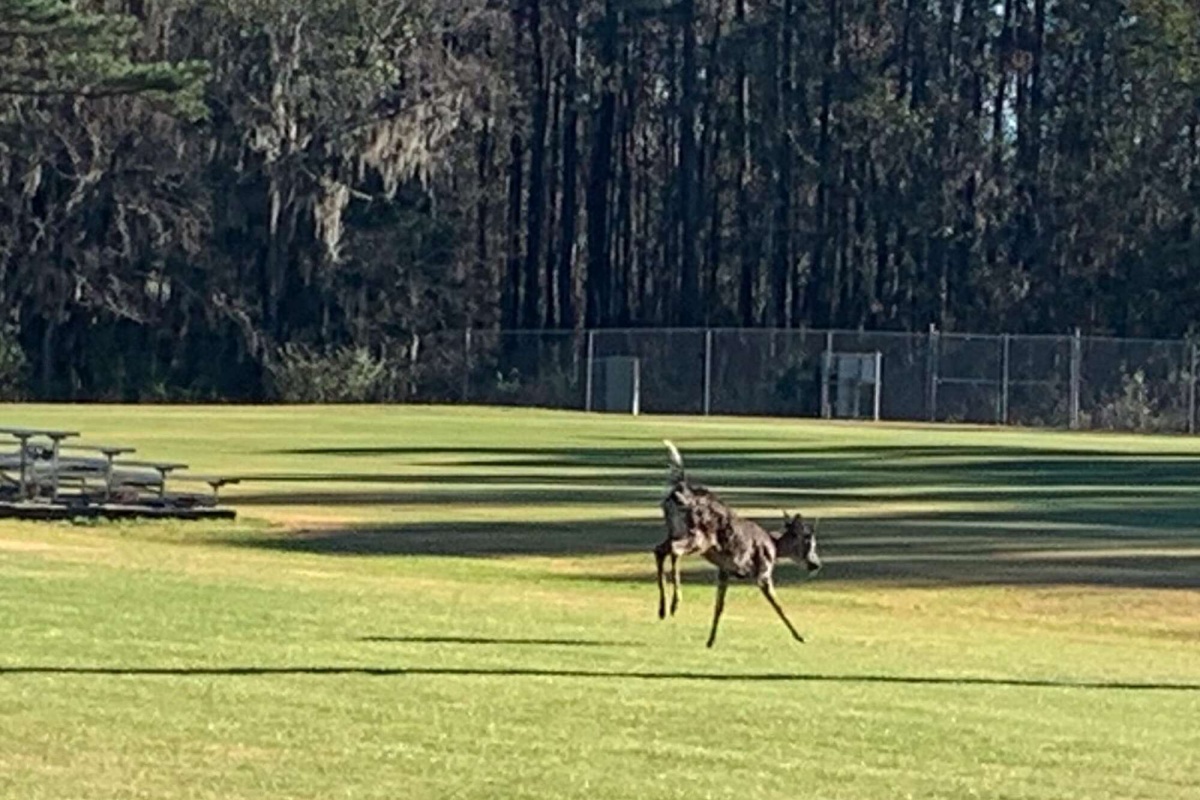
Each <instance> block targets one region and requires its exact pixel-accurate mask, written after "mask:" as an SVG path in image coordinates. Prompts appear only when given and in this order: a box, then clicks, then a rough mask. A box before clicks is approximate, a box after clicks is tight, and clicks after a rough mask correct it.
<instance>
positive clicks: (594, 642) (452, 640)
mask: <svg viewBox="0 0 1200 800" xmlns="http://www.w3.org/2000/svg"><path fill="white" fill-rule="evenodd" d="M358 641H360V642H373V643H389V644H500V645H510V644H515V645H535V646H542V647H638V646H640V642H607V641H604V640H600V639H497V638H491V637H483V636H360V637H358Z"/></svg>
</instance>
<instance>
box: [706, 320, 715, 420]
mask: <svg viewBox="0 0 1200 800" xmlns="http://www.w3.org/2000/svg"><path fill="white" fill-rule="evenodd" d="M712 345H713V332H712V328H708V329H707V330H705V331H704V416H706V417H707V416H708V415H709V413H710V412H711V411H712Z"/></svg>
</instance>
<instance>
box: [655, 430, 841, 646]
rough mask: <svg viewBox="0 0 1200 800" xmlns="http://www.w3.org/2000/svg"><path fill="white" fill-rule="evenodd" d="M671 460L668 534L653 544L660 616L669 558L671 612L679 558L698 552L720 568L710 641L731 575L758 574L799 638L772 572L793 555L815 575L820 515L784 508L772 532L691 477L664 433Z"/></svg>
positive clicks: (664, 613)
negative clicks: (792, 512)
mask: <svg viewBox="0 0 1200 800" xmlns="http://www.w3.org/2000/svg"><path fill="white" fill-rule="evenodd" d="M663 443H664V444H665V445H666V446H667V454H668V463H669V465H670V470H671V475H670V481H671V484H670V487H669V489H668V492H667V496H666V497H665V498H664V499H663V501H662V512H663V518H664V520H665V522H666V526H667V537H666V539H664V540H663V541H662V542H661V543H659V544H658V545H657V546H656V547H655V548H654V559H655V562H656V564H657V567H658V618H659V619H666V617H667V598H666V576H665V570H664V567H665V562H666V560H667V557H668V556H669V557H670V559H671V606H670V612H671V616H675V611H676V610H677V609H678V608H679V560H680V558H681V557H683V556H685V555H693V554H699V555H700V556H703V557H704V558H705V559H706V560H707V561H708V562H709V563H711V564H713V565H714V566H715V567H716V568H717V599H716V605H715V606H714V607H713V619H712V630H711V631H710V632H709V634H708V643H707V645H706V646H707V647H710V648H711V647H712V646H713V644H714V643H715V642H716V640H717V625H718V623H719V622H720V621H721V613H722V612H723V611H724V610H725V593H726V592H727V591H728V589H729V581H730V579H731V578H737V579H739V580H753V581H754V582H755V583H756V584H758V588H759V590H761V591H762V594H763V597H765V598H766V600H767V602H768V603H770V604H771V608H773V609H775V613H776V614H778V615H779V618H780V619H781V620H783V624H784V625H786V626H787V629H788V630H789V631H790V632H791V634H792V637H793V638H794V639H795V640H796V641H797V642H803V641H804V637H803V636H801V635H800V632H799V631H797V630H796V627H795V626H794V625H792V623H791V620H789V619H788V617H787V614H785V613H784V611H783V607H782V606H780V605H779V599H778V597H777V596H776V594H775V583H774V579H773V577H772V575H773V574H774V571H775V565H776V564H777V563H778V562H779V559H780V558H791V559H792V560H793V561H795V562H796V563H798V564H801V565H802V566H804V567H805V568H807V570H808V573H809V574H810V575H811V574H813V573H815V572H817V571H818V570H819V569H821V559H820V557H819V556H818V555H817V534H816V520H814V521H813V522H811V523H810V522H808V521H806V520H804V519H803V518H802V517H801V515H800V514H795V515H789V514H788V513H787V512H786V511H784V512H783V520H784V525H783V531H782V532H781V533H779V534H778V535H776V534H773V533H770V532H768V531H767V530H766V529H765V528H763V527H762V526H760V525H758V524H757V523H755V522H753V521H751V520H748V519H743V518H742V517H740V516H738V514H737V513H736V512H735V511H734V510H733V509H732V508H730V507H729V506H728V505H726V504H725V503H724V502H723V501H722V500H721V499H720V498H718V497H717V495H716V494H715V493H713V492H712V491H710V490H709V489H707V488H706V487H704V486H700V485H698V484H694V483H692V482H691V481H689V480H688V477H687V474H686V472H685V471H684V467H683V456H682V455H680V453H679V450H678V449H677V448H676V447H675V445H674V444H672V443H671V442H670V441H668V440H666V439H664V440H663Z"/></svg>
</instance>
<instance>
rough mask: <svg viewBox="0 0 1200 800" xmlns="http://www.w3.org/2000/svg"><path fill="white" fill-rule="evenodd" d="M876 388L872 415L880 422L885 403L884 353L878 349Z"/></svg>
mask: <svg viewBox="0 0 1200 800" xmlns="http://www.w3.org/2000/svg"><path fill="white" fill-rule="evenodd" d="M874 389H875V392H874V397H873V398H872V400H873V401H874V402H873V406H874V407H873V409H872V415H871V416H872V418H873V419H874V420H875V421H876V422H879V412H880V411H881V410H882V409H881V407H882V405H883V353H881V352H880V351H878V350H876V351H875V386H874Z"/></svg>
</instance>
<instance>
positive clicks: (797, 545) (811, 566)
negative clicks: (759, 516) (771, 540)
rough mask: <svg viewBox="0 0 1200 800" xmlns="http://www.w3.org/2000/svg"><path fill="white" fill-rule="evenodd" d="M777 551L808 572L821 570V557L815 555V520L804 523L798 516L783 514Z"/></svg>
mask: <svg viewBox="0 0 1200 800" xmlns="http://www.w3.org/2000/svg"><path fill="white" fill-rule="evenodd" d="M779 551H780V553H781V554H782V555H786V556H788V557H790V558H791V559H792V560H793V561H795V562H796V563H797V564H802V565H803V566H804V567H805V568H806V569H807V570H808V571H809V572H816V571H817V570H819V569H820V568H821V557H820V556H818V555H817V520H814V521H812V522H806V521H805V520H804V518H803V517H801V516H800V515H799V514H796V515H795V516H792V515H790V514H788V513H787V512H786V511H785V512H783V535H782V536H780V537H779Z"/></svg>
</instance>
